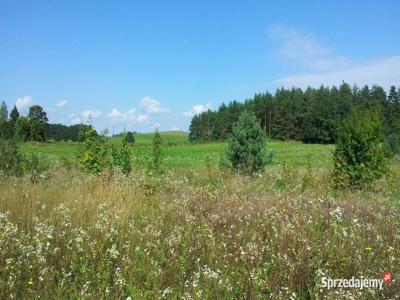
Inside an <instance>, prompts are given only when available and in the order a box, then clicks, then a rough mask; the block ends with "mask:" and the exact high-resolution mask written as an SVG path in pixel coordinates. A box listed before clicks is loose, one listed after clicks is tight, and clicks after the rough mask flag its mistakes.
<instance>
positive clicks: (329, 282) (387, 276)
mask: <svg viewBox="0 0 400 300" xmlns="http://www.w3.org/2000/svg"><path fill="white" fill-rule="evenodd" d="M392 279H393V275H392V274H391V273H390V272H385V273H383V274H382V279H376V278H375V279H373V278H355V277H351V278H350V279H345V278H340V279H330V278H327V277H322V281H321V286H322V287H323V288H327V289H332V288H359V289H364V288H375V289H380V290H382V289H383V285H384V284H385V285H386V284H390V282H391V281H392Z"/></svg>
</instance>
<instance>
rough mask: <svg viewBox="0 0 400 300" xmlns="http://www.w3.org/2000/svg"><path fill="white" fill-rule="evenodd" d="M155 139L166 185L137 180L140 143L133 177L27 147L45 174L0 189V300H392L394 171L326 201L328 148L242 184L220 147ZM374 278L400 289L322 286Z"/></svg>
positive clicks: (398, 195)
mask: <svg viewBox="0 0 400 300" xmlns="http://www.w3.org/2000/svg"><path fill="white" fill-rule="evenodd" d="M162 136H163V139H164V141H165V147H164V155H163V172H162V173H161V174H153V173H151V172H149V171H148V170H147V169H146V164H147V162H148V160H149V157H150V155H151V137H152V135H149V134H143V135H138V136H137V137H136V144H135V145H133V146H131V152H132V165H133V172H132V173H131V174H130V175H129V176H125V175H123V174H122V173H120V172H118V171H117V170H107V171H105V172H104V173H103V174H101V176H98V177H93V176H89V175H86V174H83V173H82V172H80V171H79V169H78V168H77V167H76V166H75V160H74V157H75V156H76V153H77V151H78V147H79V145H78V144H76V143H71V142H62V143H61V142H57V143H56V142H49V143H43V144H35V143H28V144H24V145H22V151H23V152H24V153H32V152H35V153H37V154H39V155H40V157H41V158H43V159H44V160H46V161H47V162H48V165H49V168H48V169H47V170H46V171H44V172H43V174H41V176H40V177H39V178H40V180H39V181H38V182H36V183H32V182H31V180H30V179H29V176H28V175H27V176H25V177H22V178H3V179H2V180H1V181H0V191H1V195H0V263H1V266H0V298H2V299H21V298H25V299H28V298H29V299H31V298H34V299H36V298H43V299H59V298H68V299H69V298H73V299H99V298H100V299H111V298H113V299H396V297H398V295H399V292H400V286H399V283H398V281H397V280H398V276H399V275H400V274H399V269H398V268H399V265H400V185H399V182H400V168H399V166H400V159H399V158H398V157H395V158H394V159H393V161H392V164H391V170H390V172H389V174H388V175H387V176H385V177H384V178H383V179H381V180H380V181H379V182H376V183H375V184H374V185H372V186H371V187H369V188H368V189H365V190H341V191H335V190H333V189H332V188H331V179H330V175H331V169H332V152H333V150H334V146H332V145H307V144H301V143H296V142H280V141H268V144H267V147H268V151H274V160H273V163H272V164H270V165H268V166H267V167H266V170H265V172H264V173H262V174H259V175H257V176H255V177H246V176H242V175H239V174H235V173H232V172H231V171H229V170H226V169H224V168H222V167H220V166H219V164H218V162H219V161H220V159H221V156H222V154H223V152H224V150H225V149H226V144H225V143H222V142H220V143H207V144H189V143H187V142H186V136H185V134H182V133H176V132H169V133H163V134H162ZM110 143H120V141H119V140H118V138H113V139H111V141H110ZM65 161H68V162H69V163H68V164H66V163H65ZM383 272H391V273H392V274H393V275H394V276H395V277H394V280H393V281H392V283H391V284H389V285H385V286H384V287H383V289H382V290H380V289H375V288H364V289H349V288H335V289H329V290H328V289H326V288H323V287H322V286H321V279H322V278H323V277H326V278H351V277H353V276H354V277H356V278H374V279H375V278H377V279H380V278H381V276H382V273H383ZM396 272H397V273H396Z"/></svg>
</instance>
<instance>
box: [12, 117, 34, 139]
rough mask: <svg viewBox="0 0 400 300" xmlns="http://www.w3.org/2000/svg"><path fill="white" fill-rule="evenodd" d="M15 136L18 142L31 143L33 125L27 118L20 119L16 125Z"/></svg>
mask: <svg viewBox="0 0 400 300" xmlns="http://www.w3.org/2000/svg"><path fill="white" fill-rule="evenodd" d="M14 136H15V138H16V139H17V140H18V141H23V142H25V141H29V140H30V138H31V124H30V122H29V119H28V118H27V117H19V118H18V119H17V121H16V123H15V131H14Z"/></svg>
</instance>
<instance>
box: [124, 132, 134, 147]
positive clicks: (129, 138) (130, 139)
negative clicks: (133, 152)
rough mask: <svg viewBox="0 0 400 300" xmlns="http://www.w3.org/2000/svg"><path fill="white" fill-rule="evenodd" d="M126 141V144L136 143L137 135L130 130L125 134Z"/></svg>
mask: <svg viewBox="0 0 400 300" xmlns="http://www.w3.org/2000/svg"><path fill="white" fill-rule="evenodd" d="M124 141H125V143H126V144H134V143H135V136H134V135H133V133H132V131H128V132H127V133H126V135H125V136H124Z"/></svg>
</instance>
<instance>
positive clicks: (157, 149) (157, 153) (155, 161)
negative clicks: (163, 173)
mask: <svg viewBox="0 0 400 300" xmlns="http://www.w3.org/2000/svg"><path fill="white" fill-rule="evenodd" d="M162 144H163V141H162V138H161V135H160V133H159V132H158V130H156V132H155V133H154V137H153V157H152V166H153V168H154V170H156V171H160V168H161V161H162Z"/></svg>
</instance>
